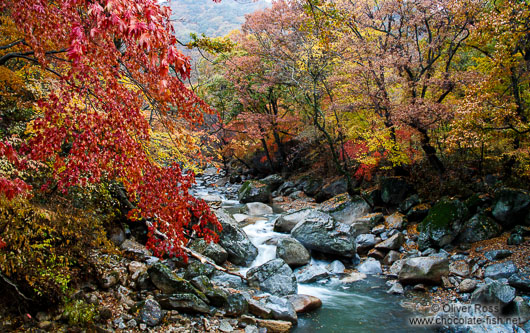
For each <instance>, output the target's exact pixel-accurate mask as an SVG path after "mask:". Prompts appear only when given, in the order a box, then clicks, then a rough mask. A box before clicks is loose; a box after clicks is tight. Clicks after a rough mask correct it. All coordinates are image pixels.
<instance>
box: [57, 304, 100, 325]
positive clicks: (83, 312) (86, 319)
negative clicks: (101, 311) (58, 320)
mask: <svg viewBox="0 0 530 333" xmlns="http://www.w3.org/2000/svg"><path fill="white" fill-rule="evenodd" d="M96 314H97V310H96V307H95V306H94V305H93V304H88V303H85V302H84V301H82V300H75V301H74V300H70V301H67V302H65V306H64V312H63V317H64V319H65V320H66V321H68V324H69V325H71V326H86V325H88V324H90V323H92V321H93V320H94V317H95V316H96Z"/></svg>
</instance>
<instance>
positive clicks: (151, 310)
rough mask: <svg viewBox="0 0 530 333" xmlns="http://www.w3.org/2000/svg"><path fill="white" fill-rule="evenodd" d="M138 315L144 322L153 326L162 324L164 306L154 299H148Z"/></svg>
mask: <svg viewBox="0 0 530 333" xmlns="http://www.w3.org/2000/svg"><path fill="white" fill-rule="evenodd" d="M138 315H139V317H140V320H141V321H142V322H144V323H145V324H147V325H148V326H151V327H153V326H156V325H158V324H160V322H161V321H162V318H163V317H164V316H163V314H162V307H161V306H160V304H158V302H157V301H155V300H153V299H148V300H146V301H145V302H144V304H143V306H142V307H141V309H140V312H139V314H138Z"/></svg>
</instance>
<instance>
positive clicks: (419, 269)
mask: <svg viewBox="0 0 530 333" xmlns="http://www.w3.org/2000/svg"><path fill="white" fill-rule="evenodd" d="M447 275H449V261H448V260H447V259H446V258H441V257H415V258H409V259H406V260H405V261H404V262H403V266H402V267H401V270H400V272H399V274H398V279H399V281H400V282H401V283H403V284H416V283H428V284H440V283H441V282H442V277H443V276H447Z"/></svg>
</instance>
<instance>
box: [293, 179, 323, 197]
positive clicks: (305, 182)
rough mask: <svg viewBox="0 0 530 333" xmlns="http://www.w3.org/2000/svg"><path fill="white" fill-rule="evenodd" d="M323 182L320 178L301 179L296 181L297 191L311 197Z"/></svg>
mask: <svg viewBox="0 0 530 333" xmlns="http://www.w3.org/2000/svg"><path fill="white" fill-rule="evenodd" d="M323 183H324V181H323V180H322V179H320V178H314V177H311V176H305V177H302V178H301V179H300V180H299V181H298V185H297V187H298V189H299V190H302V191H304V193H305V194H307V195H308V196H310V197H312V196H314V195H315V194H317V193H318V191H319V190H320V188H321V187H322V184H323Z"/></svg>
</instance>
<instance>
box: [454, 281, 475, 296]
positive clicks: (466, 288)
mask: <svg viewBox="0 0 530 333" xmlns="http://www.w3.org/2000/svg"><path fill="white" fill-rule="evenodd" d="M477 283H478V282H477V281H476V280H473V279H464V280H463V281H462V282H460V285H459V286H458V290H459V291H460V292H461V293H470V292H472V291H473V290H475V288H476V287H477Z"/></svg>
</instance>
